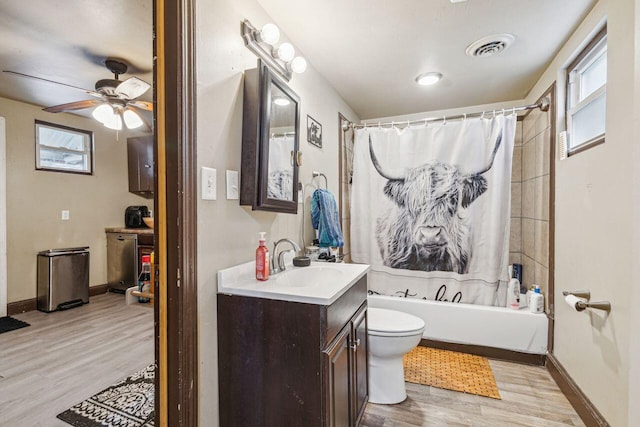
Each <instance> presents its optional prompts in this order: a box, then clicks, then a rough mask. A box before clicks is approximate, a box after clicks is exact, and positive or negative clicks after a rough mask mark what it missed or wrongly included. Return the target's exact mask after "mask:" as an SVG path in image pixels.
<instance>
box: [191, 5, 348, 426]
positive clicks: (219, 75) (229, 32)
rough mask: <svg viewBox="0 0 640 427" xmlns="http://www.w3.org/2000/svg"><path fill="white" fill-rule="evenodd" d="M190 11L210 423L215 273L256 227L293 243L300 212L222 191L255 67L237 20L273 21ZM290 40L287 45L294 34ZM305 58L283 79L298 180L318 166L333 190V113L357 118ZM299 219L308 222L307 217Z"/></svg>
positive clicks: (254, 11)
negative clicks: (213, 197) (207, 192)
mask: <svg viewBox="0 0 640 427" xmlns="http://www.w3.org/2000/svg"><path fill="white" fill-rule="evenodd" d="M196 12H197V13H196V17H197V22H196V24H197V37H196V41H197V46H196V49H197V61H198V63H197V75H198V101H197V102H198V111H197V114H198V142H197V144H198V150H197V156H198V167H201V166H207V167H213V168H215V169H217V179H218V194H217V196H218V197H217V198H218V200H217V201H203V200H200V201H199V202H198V318H199V321H198V328H199V336H198V340H199V379H198V380H199V396H200V404H199V405H198V407H199V411H200V414H199V419H200V424H201V425H207V426H210V425H217V424H218V386H217V385H218V373H217V369H218V368H217V363H216V361H217V331H216V324H217V321H216V289H217V283H216V273H217V271H218V270H220V269H222V268H226V267H229V266H232V265H235V264H239V263H242V262H246V261H250V260H252V259H253V257H254V256H255V255H254V254H255V248H256V247H257V245H258V232H259V231H266V232H267V244H268V245H269V246H270V247H272V245H273V242H274V241H275V240H276V239H279V238H282V237H290V238H294V239H295V240H296V241H298V242H299V243H300V242H301V239H300V222H301V214H300V213H299V214H298V215H290V214H275V213H267V212H260V211H255V212H254V211H251V208H250V207H244V206H242V207H241V206H239V204H238V201H237V200H229V201H227V200H226V197H225V192H224V187H225V185H224V179H225V170H226V169H229V170H240V153H241V144H242V90H243V83H242V82H243V81H242V72H243V70H245V69H249V68H255V66H256V57H255V55H253V54H252V53H251V52H250V51H249V50H248V49H247V48H246V47H245V46H244V43H243V41H242V38H241V36H240V22H241V21H242V20H243V19H249V20H250V21H251V22H252V23H253V24H254V25H256V26H258V27H261V26H262V25H264V24H265V23H267V22H275V23H276V24H277V21H275V20H273V19H271V18H270V17H269V16H267V14H266V13H265V11H264V10H263V9H262V8H261V7H260V6H259V5H258V3H257V1H255V0H217V1H210V2H197V10H196ZM292 43H293V44H294V46H295V40H292ZM312 65H313V64H310V67H309V68H308V69H307V71H306V72H305V73H304V74H298V75H295V76H294V77H293V79H292V81H291V82H290V87H291V88H292V89H293V90H294V91H295V92H296V93H297V94H298V95H299V96H300V99H301V114H300V124H301V129H300V148H301V150H302V152H303V166H302V167H301V169H300V180H301V181H302V182H303V183H308V182H309V181H310V180H311V171H312V170H318V171H321V172H323V173H325V174H326V175H327V177H328V181H329V189H330V190H331V191H332V192H333V193H334V194H336V195H337V194H338V185H339V183H338V132H339V129H338V112H341V113H342V114H344V115H345V116H347V117H348V118H349V119H351V120H354V121H355V120H357V119H358V118H357V117H356V115H355V113H354V112H353V111H352V110H351V108H349V106H347V105H346V104H345V103H344V101H343V100H342V99H341V98H340V97H339V96H338V95H337V93H336V92H335V90H334V89H333V88H332V87H331V86H330V85H329V84H328V83H327V82H326V80H324V78H323V77H322V76H320V75H319V74H318V73H317V72H316V71H315V70H314V69H313V66H312ZM307 114H309V115H311V116H312V117H313V118H314V119H316V120H317V121H318V122H320V123H321V124H322V131H323V148H322V149H318V148H316V147H314V146H312V145H310V144H308V143H307V141H306V130H305V129H306V117H307ZM198 194H199V193H198ZM307 197H308V195H307ZM307 210H308V206H307ZM305 221H306V224H307V227H308V224H309V222H310V221H309V217H308V216H307V218H305Z"/></svg>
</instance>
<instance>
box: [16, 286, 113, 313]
mask: <svg viewBox="0 0 640 427" xmlns="http://www.w3.org/2000/svg"><path fill="white" fill-rule="evenodd" d="M108 289H109V287H108V285H106V284H104V285H98V286H91V287H90V288H89V298H91V297H95V296H96V295H102V294H106V293H107V291H108ZM37 308H38V299H37V298H29V299H25V300H22V301H16V302H10V303H9V304H7V316H13V315H14V314H20V313H26V312H27V311H33V310H36V309H37Z"/></svg>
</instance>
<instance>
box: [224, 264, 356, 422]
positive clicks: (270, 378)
mask: <svg viewBox="0 0 640 427" xmlns="http://www.w3.org/2000/svg"><path fill="white" fill-rule="evenodd" d="M366 298H367V282H366V276H365V277H362V278H361V279H359V281H358V282H357V283H356V284H354V285H353V286H352V287H351V288H350V289H349V290H348V291H347V292H346V293H345V294H344V295H342V296H341V297H340V298H338V300H336V301H335V302H334V303H333V304H331V305H329V306H323V305H315V304H306V303H297V302H287V301H276V300H268V299H263V298H253V297H245V296H238V295H224V294H219V295H218V376H219V386H220V393H219V396H220V425H223V426H226V427H233V426H242V427H250V426H274V427H280V426H304V427H313V426H319V427H320V426H327V427H329V426H335V427H354V426H357V425H358V423H359V420H360V418H361V417H362V414H363V412H364V408H365V404H366V402H367V399H368V391H367V329H366V328H367V320H366V319H367V317H366V313H367V302H366ZM358 340H359V341H358Z"/></svg>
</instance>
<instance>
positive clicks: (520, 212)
mask: <svg viewBox="0 0 640 427" xmlns="http://www.w3.org/2000/svg"><path fill="white" fill-rule="evenodd" d="M550 147H551V122H550V114H549V112H548V111H547V112H544V111H541V110H539V109H535V110H531V112H530V113H529V114H528V115H527V116H526V117H525V118H524V120H523V121H521V122H518V125H517V127H516V146H515V148H514V158H513V169H512V172H513V173H512V177H511V203H512V205H511V244H510V249H509V252H510V257H509V258H510V262H511V263H516V262H517V263H520V264H522V270H523V272H522V282H523V284H524V285H525V286H526V287H527V288H528V287H530V286H531V285H533V284H536V285H539V286H540V289H541V291H542V293H543V294H544V295H545V296H546V295H548V291H549V282H548V277H549V192H550V184H549V183H550V181H549V177H550V175H549V165H550V161H551V158H550V155H551V153H550ZM546 300H547V298H545V301H546Z"/></svg>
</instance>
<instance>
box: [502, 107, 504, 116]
mask: <svg viewBox="0 0 640 427" xmlns="http://www.w3.org/2000/svg"><path fill="white" fill-rule="evenodd" d="M502 115H503V116H504V108H503V109H502Z"/></svg>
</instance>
